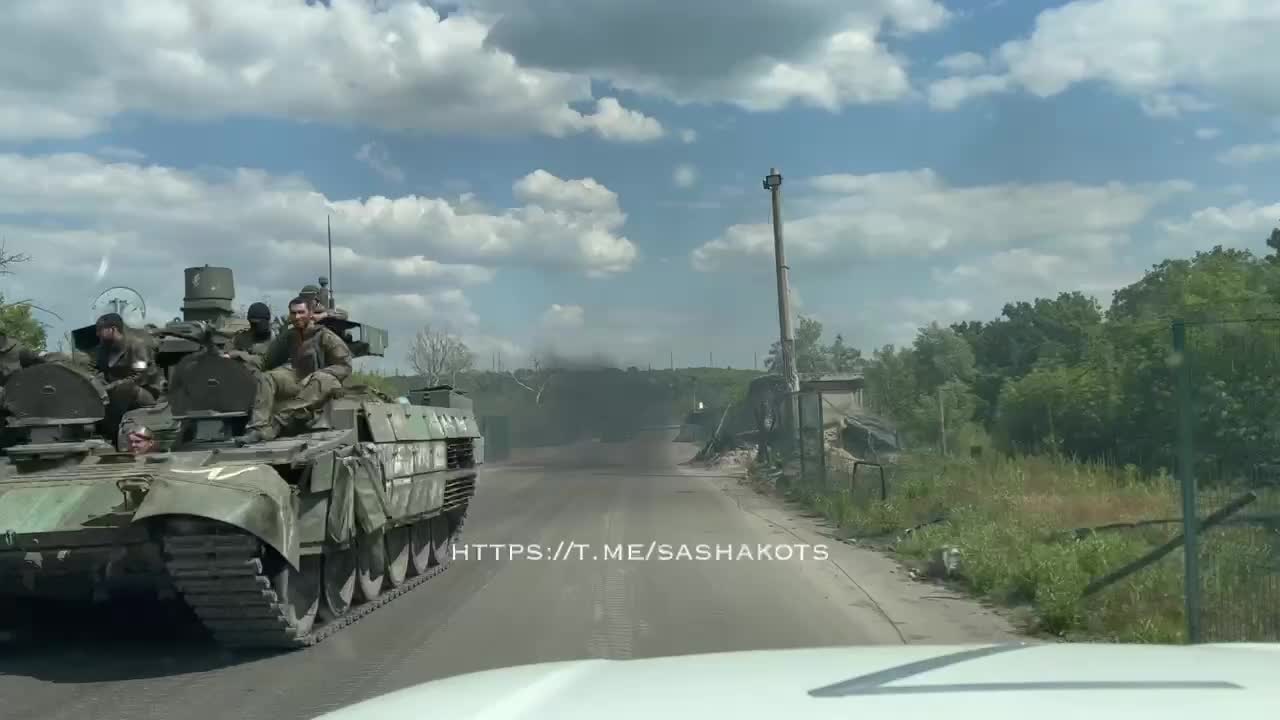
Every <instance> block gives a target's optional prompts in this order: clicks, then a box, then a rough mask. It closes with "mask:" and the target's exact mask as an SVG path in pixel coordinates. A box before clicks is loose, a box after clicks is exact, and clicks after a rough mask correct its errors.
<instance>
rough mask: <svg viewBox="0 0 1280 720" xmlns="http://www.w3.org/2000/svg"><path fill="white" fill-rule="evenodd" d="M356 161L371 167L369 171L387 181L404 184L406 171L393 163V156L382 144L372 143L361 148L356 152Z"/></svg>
mask: <svg viewBox="0 0 1280 720" xmlns="http://www.w3.org/2000/svg"><path fill="white" fill-rule="evenodd" d="M355 158H356V160H359V161H360V162H362V163H364V164H365V165H368V166H369V169H371V170H373V171H374V172H376V173H378V174H379V175H381V176H382V177H383V179H385V180H390V181H391V182H395V183H401V182H404V170H401V169H400V168H399V167H398V166H397V165H396V164H395V163H394V162H392V161H391V154H390V153H388V152H387V149H386V148H385V147H383V146H382V145H381V144H380V143H376V142H371V143H365V144H364V145H361V146H360V149H359V150H357V151H356V155H355Z"/></svg>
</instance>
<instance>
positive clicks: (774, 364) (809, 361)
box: [764, 315, 831, 375]
mask: <svg viewBox="0 0 1280 720" xmlns="http://www.w3.org/2000/svg"><path fill="white" fill-rule="evenodd" d="M795 338H796V339H795V343H796V349H795V352H796V358H795V362H796V372H797V373H800V374H802V375H804V374H812V373H824V372H830V370H831V362H830V358H829V357H828V356H827V351H826V348H824V347H823V346H822V323H821V322H819V321H818V320H815V319H813V318H811V317H806V316H804V315H801V316H799V317H798V318H797V322H796V327H795ZM779 347H780V343H778V342H775V343H773V345H771V346H769V354H768V356H766V357H765V361H764V367H765V370H767V371H769V372H771V373H781V372H782V354H781V352H780V351H779Z"/></svg>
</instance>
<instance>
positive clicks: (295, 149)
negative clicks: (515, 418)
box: [0, 0, 1280, 370]
mask: <svg viewBox="0 0 1280 720" xmlns="http://www.w3.org/2000/svg"><path fill="white" fill-rule="evenodd" d="M5 9H6V12H5V14H6V21H5V22H4V23H3V24H0V239H2V240H3V242H4V245H5V250H6V251H7V252H10V253H14V252H18V253H23V254H26V255H28V256H29V257H30V260H29V261H28V262H26V263H23V264H21V265H19V266H18V267H17V268H15V271H14V273H13V274H12V275H9V276H6V277H0V293H3V295H4V297H5V298H6V300H8V301H15V300H20V299H22V300H30V301H32V302H34V303H37V304H38V305H39V306H40V307H41V308H42V310H40V311H37V313H36V314H37V316H38V317H39V318H40V320H41V321H42V322H45V323H47V324H48V325H49V329H50V334H51V345H52V346H55V347H56V344H57V339H58V338H60V337H62V336H63V333H64V332H65V331H66V330H67V329H69V328H74V327H80V326H83V325H88V324H91V323H92V322H93V320H94V318H95V317H96V315H97V311H96V310H95V307H94V300H95V298H97V297H98V296H99V295H100V294H101V293H102V292H103V291H104V290H106V289H108V288H110V287H113V286H119V285H123V286H128V287H131V288H134V289H136V290H137V291H138V292H139V293H140V294H141V295H142V296H143V297H144V299H145V301H146V305H147V317H146V320H147V321H148V322H157V323H163V322H165V321H167V320H169V319H171V318H172V317H174V316H175V315H177V314H179V307H180V305H181V296H182V281H183V274H182V271H183V268H186V267H192V266H200V265H205V264H209V265H225V266H228V267H231V268H232V269H233V270H234V272H235V281H236V292H237V301H238V302H239V303H240V304H242V305H247V304H249V303H251V302H255V301H260V300H261V301H265V302H267V303H268V304H269V305H270V306H271V307H272V309H273V311H275V312H277V313H280V312H284V311H285V304H286V303H287V301H288V300H289V299H290V298H291V297H293V296H294V295H295V294H296V293H297V291H298V290H299V289H301V287H302V286H303V285H305V284H307V283H312V282H315V281H316V279H317V278H318V277H319V276H320V275H325V274H327V273H328V269H327V268H328V258H327V249H326V234H325V227H326V218H328V219H329V220H330V221H331V223H332V233H333V278H332V282H333V290H334V294H335V296H336V298H337V300H338V304H339V305H340V306H341V307H343V308H344V309H346V310H348V312H349V313H350V316H351V317H352V319H355V320H359V321H362V322H366V323H368V324H371V325H375V326H378V327H382V328H385V329H387V330H388V331H389V332H390V333H391V348H390V350H389V351H388V354H387V356H386V357H385V358H382V359H364V360H361V361H360V364H361V366H362V367H365V368H368V369H376V370H397V369H400V370H407V369H408V367H409V365H408V363H407V361H406V359H405V354H406V352H407V350H408V349H409V347H410V343H411V341H412V338H413V336H414V334H415V333H416V332H418V331H419V330H421V329H423V328H424V327H428V326H429V327H431V328H432V329H436V330H447V331H448V332H451V333H455V334H457V335H459V336H461V337H462V338H463V339H464V340H465V341H466V342H467V343H468V345H469V346H470V347H471V349H472V350H473V351H474V352H475V354H476V365H477V366H478V367H481V368H491V367H496V366H497V365H498V363H499V362H500V363H501V365H502V367H503V368H504V369H510V368H514V367H521V366H530V365H531V364H532V362H533V359H534V358H545V357H547V355H548V354H549V353H555V354H558V355H561V356H576V355H594V356H603V357H605V358H608V359H610V360H611V361H612V362H614V363H616V364H617V365H619V366H621V367H625V366H628V365H635V366H638V367H642V368H643V367H646V366H652V367H655V368H656V367H667V366H668V365H670V364H674V365H675V366H677V367H688V366H707V365H711V364H713V365H715V366H720V367H725V366H728V367H737V368H751V367H753V366H755V365H757V364H758V365H763V362H764V358H765V355H766V353H767V352H768V349H769V346H770V344H771V342H773V341H774V340H775V339H776V338H777V335H778V312H777V296H776V287H775V278H774V271H773V237H772V231H771V228H770V224H769V222H770V202H769V194H768V192H766V191H765V190H764V188H763V187H762V180H763V178H764V176H765V175H767V174H768V173H769V170H770V168H774V167H776V168H777V169H778V171H779V172H780V173H781V174H782V176H783V185H782V200H781V205H782V221H783V228H784V238H785V242H786V253H787V260H788V264H789V266H790V278H791V286H792V303H793V305H794V310H795V312H796V313H803V314H805V315H808V316H811V317H815V318H817V319H819V320H820V321H821V322H822V323H823V325H824V327H825V328H826V332H827V335H828V336H829V337H830V336H834V335H835V334H836V333H841V334H843V335H844V337H845V340H846V342H848V343H850V344H852V345H853V346H855V347H859V348H862V349H863V350H864V352H867V351H870V350H871V349H872V348H874V347H878V346H881V345H883V344H886V343H897V344H902V343H908V342H910V341H911V339H912V337H913V336H914V334H915V331H916V329H917V328H919V327H920V326H922V325H925V324H928V323H929V322H931V321H938V322H941V323H950V322H954V321H958V320H965V319H991V318H993V317H995V316H996V315H998V314H999V312H1000V308H1001V307H1002V306H1003V305H1004V303H1006V302H1010V301H1014V300H1030V299H1033V298H1035V297H1038V296H1053V295H1056V294H1057V293H1058V292H1061V291H1070V290H1080V291H1083V292H1086V293H1089V294H1091V295H1094V296H1096V297H1098V299H1099V301H1100V302H1102V304H1103V305H1104V306H1105V305H1106V304H1107V303H1108V302H1109V300H1110V297H1111V292H1112V291H1114V290H1115V289H1116V288H1118V287H1121V286H1123V285H1125V284H1128V283H1130V282H1132V281H1134V280H1136V279H1138V278H1139V277H1141V275H1142V272H1143V271H1144V270H1145V269H1147V268H1149V267H1150V266H1151V265H1152V264H1154V263H1157V262H1159V261H1160V260H1162V259H1164V258H1167V257H1189V256H1191V255H1192V254H1194V253H1195V252H1196V251H1197V250H1207V249H1209V248H1211V247H1213V246H1214V245H1223V246H1228V247H1241V248H1249V249H1253V250H1254V251H1255V252H1259V253H1261V252H1265V251H1266V247H1265V243H1264V240H1265V238H1266V236H1267V234H1268V233H1269V232H1270V230H1271V228H1272V227H1273V226H1275V225H1276V224H1277V223H1280V198H1278V197H1277V180H1278V179H1280V83H1277V82H1276V80H1275V70H1274V53H1273V47H1274V39H1275V38H1277V37H1280V3H1276V2H1274V0H1214V1H1210V0H1204V1H1202V2H1194V1H1192V0H1078V1H1076V2H1038V1H1034V0H1017V1H1016V2H1014V1H1012V0H1005V1H1001V0H969V1H967V2H960V1H959V0H944V1H936V0H858V1H856V2H851V1H850V0H732V1H730V0H698V1H697V2H676V1H674V0H649V1H647V2H636V1H635V0H629V1H624V0H456V1H455V2H448V3H446V2H432V3H426V2H420V1H415V0H376V1H375V0H329V1H328V2H317V1H315V0H313V1H311V2H304V1H303V0H259V1H258V2H252V3H250V2H219V3H209V2H203V1H201V0H187V1H178V0H172V1H167V0H112V1H110V2H99V3H82V2H72V1H71V0H66V1H62V0H8V2H6V4H5ZM51 349H53V348H51Z"/></svg>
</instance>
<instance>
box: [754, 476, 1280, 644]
mask: <svg viewBox="0 0 1280 720" xmlns="http://www.w3.org/2000/svg"><path fill="white" fill-rule="evenodd" d="M763 470H764V469H762V468H754V469H753V471H752V477H753V479H754V481H755V482H757V483H759V482H760V481H761V479H762V472H763ZM868 470H871V472H868ZM891 473H892V474H891V477H890V479H889V482H888V492H887V497H886V498H885V499H883V500H882V499H881V497H880V481H879V477H878V475H876V474H874V469H873V468H867V467H865V466H864V467H863V468H862V469H860V470H859V471H858V474H857V480H856V483H854V482H851V475H850V472H849V470H848V469H847V468H844V467H838V468H830V469H829V470H828V472H827V477H826V479H825V480H826V481H825V483H822V482H810V483H797V482H794V481H793V489H792V490H791V491H790V492H789V493H788V494H789V496H790V497H791V499H793V500H797V501H800V502H802V503H804V504H805V505H807V506H808V507H810V508H812V509H813V510H814V511H816V512H819V513H821V514H822V515H824V516H825V517H826V518H827V519H828V520H829V521H830V522H832V523H833V524H835V525H837V526H838V527H840V528H841V530H842V534H843V535H845V536H851V537H855V538H857V539H858V540H859V541H860V542H864V543H868V544H871V545H880V546H882V547H884V548H885V549H889V550H892V551H894V552H896V553H898V554H899V555H900V556H902V559H903V560H905V561H906V562H907V563H908V564H909V565H913V566H915V567H916V568H918V569H922V570H924V571H925V572H927V573H929V574H934V575H937V574H939V573H938V571H937V565H938V562H937V557H938V555H939V551H940V550H942V549H945V548H954V549H956V550H958V551H959V557H960V560H959V563H958V568H956V570H955V572H952V573H946V575H948V576H949V577H950V578H951V579H952V580H955V581H958V582H959V583H961V584H962V585H963V586H966V587H967V588H968V589H969V590H970V591H971V592H973V593H974V594H976V595H979V596H982V597H984V598H986V599H988V600H991V601H994V602H996V603H999V604H1002V605H1006V606H1011V607H1029V608H1030V609H1031V610H1032V614H1033V616H1034V618H1035V621H1034V627H1033V628H1032V630H1033V631H1035V632H1039V633H1045V634H1050V635H1053V636H1057V637H1060V638H1066V639H1075V640H1085V639H1088V640H1102V641H1111V642H1146V643H1156V642H1167V643H1176V642H1182V641H1183V639H1184V630H1185V620H1184V618H1185V615H1184V609H1183V608H1184V588H1183V554H1182V551H1181V549H1177V550H1175V551H1174V552H1172V553H1170V554H1168V555H1167V556H1165V557H1164V558H1162V559H1160V560H1158V561H1156V562H1155V563H1154V564H1153V565H1150V566H1148V567H1146V568H1144V569H1142V570H1139V571H1138V572H1136V573H1134V574H1133V575H1130V576H1128V577H1126V578H1124V579H1122V580H1120V581H1118V582H1116V583H1114V584H1112V585H1110V586H1108V587H1105V588H1103V589H1101V590H1100V591H1098V592H1097V593H1095V594H1093V595H1091V596H1089V597H1085V596H1084V595H1083V591H1084V589H1085V587H1086V586H1087V585H1088V584H1089V583H1090V582H1091V581H1093V580H1095V579H1098V578H1101V577H1102V576H1104V575H1106V574H1107V573H1109V572H1111V571H1114V570H1116V569H1118V568H1120V567H1122V566H1124V565H1126V564H1128V563H1130V562H1132V561H1134V560H1136V559H1138V558H1139V557H1141V556H1143V555H1144V554H1146V553H1147V552H1149V551H1151V550H1152V549H1154V548H1155V547H1156V546H1158V545H1160V544H1161V543H1164V542H1166V541H1168V540H1171V539H1173V538H1174V537H1176V536H1177V535H1178V534H1179V533H1180V532H1181V524H1180V523H1179V522H1170V523H1165V524H1157V525H1147V526H1143V527H1137V528H1124V529H1111V530H1100V531H1097V532H1092V533H1089V532H1082V533H1072V532H1071V531H1072V530H1075V529H1084V528H1097V527H1099V526H1102V525H1108V524H1112V523H1133V522H1138V521H1145V520H1157V519H1170V520H1176V519H1177V518H1180V517H1181V505H1180V502H1181V501H1180V494H1179V488H1178V485H1177V483H1176V482H1175V481H1174V480H1173V478H1171V477H1168V476H1167V475H1166V476H1159V477H1154V478H1141V477H1139V475H1138V473H1137V472H1136V470H1134V469H1133V468H1126V469H1116V468H1111V467H1107V466H1104V465H1102V464H1097V463H1080V462H1074V461H1071V460H1069V459H1065V458H1057V457H1043V456H1026V457H1015V458H1009V457H988V458H983V459H979V460H958V459H947V460H944V459H942V458H940V457H938V456H936V455H908V456H904V457H903V458H901V459H900V461H899V462H898V463H897V464H896V465H895V466H894V468H893V470H892V471H891ZM1236 494H1238V492H1235V493H1233V492H1231V491H1229V490H1223V491H1211V492H1206V493H1204V494H1203V498H1202V502H1201V504H1200V508H1201V509H1200V516H1201V517H1203V516H1205V515H1207V514H1208V513H1210V512H1212V511H1213V510H1215V509H1217V508H1218V507H1221V506H1222V505H1223V504H1225V503H1226V502H1227V501H1228V500H1229V499H1230V498H1231V497H1234V496H1235V495H1236ZM1258 506H1262V507H1258ZM1278 509H1280V498H1277V497H1275V496H1274V495H1264V496H1261V497H1260V501H1259V502H1257V503H1255V504H1254V507H1251V508H1250V510H1254V511H1255V512H1264V511H1271V512H1276V511H1277V510H1278ZM1200 547H1201V550H1200V553H1199V558H1200V566H1201V576H1202V582H1201V588H1202V590H1201V595H1202V607H1203V611H1202V615H1201V617H1202V627H1203V629H1204V639H1205V640H1219V641H1233V640H1264V641H1266V640H1280V575H1278V574H1277V572H1278V567H1277V558H1280V535H1277V532H1276V530H1275V529H1269V528H1268V527H1266V526H1263V525H1257V524H1253V525H1241V524H1236V525H1230V526H1225V527H1223V526H1220V527H1218V528H1215V529H1212V530H1209V531H1207V532H1206V533H1204V534H1203V535H1202V537H1201V542H1200Z"/></svg>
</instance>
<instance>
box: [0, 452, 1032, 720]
mask: <svg viewBox="0 0 1280 720" xmlns="http://www.w3.org/2000/svg"><path fill="white" fill-rule="evenodd" d="M672 436H673V434H671V433H655V434H653V435H652V436H650V437H648V438H647V439H644V440H641V441H637V442H633V443H628V444H621V445H603V444H594V445H584V446H578V447H574V448H561V449H557V450H552V451H543V452H541V453H526V454H525V455H524V457H521V458H517V460H518V461H519V462H520V464H519V465H515V464H507V465H506V466H489V467H487V468H486V471H485V473H484V474H483V475H482V479H481V482H480V486H479V489H478V495H477V498H476V500H475V503H474V505H473V507H472V511H471V516H470V518H469V519H468V522H467V528H466V536H465V538H464V541H465V542H466V543H467V546H466V550H467V557H458V558H456V559H455V562H454V565H453V567H452V568H450V569H449V570H448V571H447V572H446V573H444V574H443V575H442V576H440V577H438V578H436V579H433V580H431V581H429V582H428V583H426V584H425V585H424V586H422V587H420V588H418V589H417V590H415V591H413V592H412V593H410V594H408V595H406V596H404V597H402V598H400V599H398V600H396V601H395V602H393V603H391V604H390V605H388V606H386V607H384V608H383V609H381V610H379V611H378V612H376V613H374V614H373V615H371V616H369V617H367V618H365V619H363V620H361V621H360V622H358V623H356V624H355V625H353V626H352V627H350V628H347V629H346V630H344V631H342V632H341V633H339V634H338V635H336V636H334V637H331V638H329V639H328V640H326V641H325V642H323V643H321V644H320V645H319V646H317V647H314V648H310V649H307V650H303V651H299V652H294V653H288V654H284V655H276V656H256V657H255V656H244V655H233V654H230V653H226V652H224V651H221V650H218V649H216V648H213V647H211V646H210V645H209V644H207V642H205V641H203V640H202V639H201V638H200V636H199V635H198V633H196V632H195V631H194V630H190V629H188V630H180V631H178V632H173V631H170V630H167V629H160V626H158V625H157V624H156V623H155V621H154V619H155V615H154V614H153V613H154V610H153V609H149V608H138V609H136V610H135V611H132V612H131V613H130V614H129V615H127V616H123V617H121V616H113V617H110V618H99V619H98V620H97V621H96V623H97V624H96V625H95V624H90V623H87V622H68V623H66V624H65V626H64V627H63V628H62V632H61V636H60V637H58V638H55V639H53V640H52V641H49V642H47V643H46V644H44V645H42V646H41V647H39V648H17V647H13V646H9V647H6V646H4V645H0V718H39V719H40V720H59V719H63V718H66V719H72V718H74V719H75V720H84V719H85V718H95V719H98V718H165V719H166V720H172V719H173V718H181V719H182V720H215V719H218V718H228V719H231V718H235V719H237V720H239V719H253V718H270V719H271V720H287V719H290V718H310V717H314V716H315V715H318V714H320V713H322V712H325V711H328V710H331V709H334V708H336V707H340V706H342V705H346V704H350V703H352V702H356V701H359V700H362V699H365V698H369V697H372V696H374V695H378V694H381V693H385V692H389V691H392V690H395V689H398V688H401V687H405V686H407V685H411V684H414V683H418V682H423V681H427V680H431V679H436V678H440V677H445V676H448V675H454V674H458V673H463V672H471V671H476V670H484V669H490V668H497V667H504V666H510V665H518V664H524V663H532V662H539V661H550V660H567V659H577V658H586V657H604V658H617V659H625V658H632V657H652V656H659V655H673V654H687V653H696V652H714V651H723V650H742V649H757V648H778V647H804V646H821V645H845V644H867V643H901V642H911V643H921V642H947V643H949V642H965V641H971V640H977V641H982V640H994V639H1005V638H1008V637H1010V636H1011V632H1010V630H1009V629H1008V626H1007V624H1005V623H1004V622H1003V621H1002V620H1001V619H1000V618H999V617H997V616H995V615H994V614H992V613H990V612H988V611H984V610H982V609H980V608H978V607H977V606H976V605H974V604H973V603H970V602H967V601H965V600H963V599H959V598H954V597H951V596H948V595H946V594H945V593H940V591H939V590H938V589H937V588H932V587H931V586H925V585H922V584H921V583H914V582H911V581H909V580H906V579H905V578H904V577H903V576H902V574H901V573H900V572H898V571H897V570H896V568H895V566H894V565H893V563H891V562H889V561H888V560H886V559H884V558H882V557H880V556H878V555H875V554H874V553H871V552H869V551H865V550H859V549H855V548H851V547H850V546H848V545H843V544H839V543H835V542H834V541H831V540H830V539H828V538H826V537H824V536H823V535H822V529H821V527H820V526H818V525H816V524H815V521H813V520H811V519H808V518H805V517H803V516H800V515H798V514H797V513H796V512H794V511H790V510H787V509H785V508H782V507H780V506H779V505H778V504H777V503H776V502H775V501H772V500H769V499H767V498H763V497H761V496H759V495H757V494H755V493H752V492H751V491H749V490H747V489H746V488H744V487H742V486H741V485H740V484H739V483H738V482H737V480H736V479H734V478H732V477H728V476H726V475H725V474H724V473H723V472H720V473H717V472H714V471H707V470H701V471H699V470H692V469H690V468H687V467H681V466H679V465H678V463H679V462H680V461H681V460H684V459H685V458H688V457H689V456H691V455H692V453H693V448H692V446H689V445H685V444H677V443H672V442H671V440H670V439H671V437H672ZM570 543H572V544H573V545H572V547H573V551H572V552H571V553H567V552H566V550H564V548H568V547H569V544H570ZM650 543H658V544H660V545H661V546H665V549H666V550H668V551H670V552H676V551H678V550H679V549H680V548H681V546H682V545H683V546H685V547H687V548H688V549H689V550H690V551H692V552H697V551H698V550H699V548H698V547H697V546H698V545H699V544H702V546H703V547H702V548H701V549H702V550H704V551H705V550H708V549H709V550H710V551H711V552H712V553H714V552H715V548H716V547H720V548H724V549H734V550H737V549H738V548H741V547H745V548H746V549H747V550H748V551H750V552H751V553H752V557H746V556H739V557H738V558H737V559H733V560H719V561H716V560H698V559H688V558H683V559H682V558H680V557H665V558H664V556H662V550H663V547H658V548H656V550H655V552H654V554H652V555H650V556H649V559H648V560H645V559H642V557H643V555H644V553H645V552H646V551H647V550H648V547H649V544H650ZM481 544H497V545H500V546H501V547H502V551H501V554H502V555H503V556H502V557H499V556H498V555H499V550H498V549H495V548H492V547H489V548H483V549H482V548H481V547H479V545H481ZM818 544H826V545H827V556H826V558H825V559H815V557H814V555H815V553H816V552H817V550H818V548H817V547H816V546H817V545H818ZM761 545H769V546H770V547H769V548H768V549H769V550H770V551H772V552H773V558H772V559H769V558H761V557H760V556H759V554H758V553H759V551H760V550H761V548H760V546H761ZM781 545H788V546H791V547H792V550H791V553H792V556H791V558H790V559H782V558H781V557H780V556H781V554H782V553H784V552H785V551H782V550H779V549H778V548H779V546H781ZM513 546H521V547H529V546H539V547H541V548H542V549H543V551H544V559H540V560H539V559H533V558H531V557H529V554H530V553H531V551H526V557H523V558H518V557H512V556H511V551H510V548H511V547H513ZM629 546H634V549H629ZM557 547H560V548H562V550H561V557H560V558H559V559H554V557H553V556H554V554H555V550H556V548H557ZM619 549H620V550H621V551H622V552H623V553H624V555H623V556H622V557H616V556H615V557H606V555H608V554H610V553H611V552H613V551H616V550H619ZM802 552H803V553H804V557H803V559H801V553H802ZM482 553H483V555H482ZM627 553H634V554H633V555H631V556H630V558H629V557H628V555H627ZM566 555H567V556H566ZM103 625H106V627H102V626H103ZM427 712H429V709H424V714H425V713H427Z"/></svg>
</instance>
